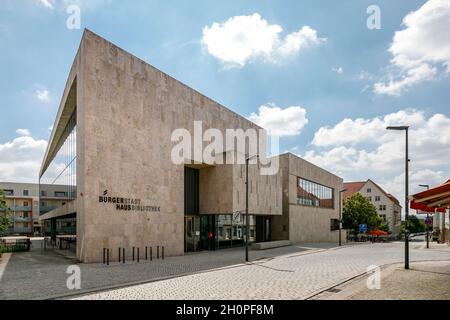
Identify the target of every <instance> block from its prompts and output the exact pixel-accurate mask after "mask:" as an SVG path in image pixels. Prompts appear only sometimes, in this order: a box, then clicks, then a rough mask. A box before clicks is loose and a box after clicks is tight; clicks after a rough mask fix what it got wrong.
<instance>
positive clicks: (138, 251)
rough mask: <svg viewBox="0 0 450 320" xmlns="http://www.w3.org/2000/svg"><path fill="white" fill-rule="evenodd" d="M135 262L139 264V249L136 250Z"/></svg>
mask: <svg viewBox="0 0 450 320" xmlns="http://www.w3.org/2000/svg"><path fill="white" fill-rule="evenodd" d="M137 262H138V263H139V248H137Z"/></svg>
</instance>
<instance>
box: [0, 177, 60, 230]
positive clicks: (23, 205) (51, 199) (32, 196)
mask: <svg viewBox="0 0 450 320" xmlns="http://www.w3.org/2000/svg"><path fill="white" fill-rule="evenodd" d="M41 189H42V190H41V193H40V192H39V185H38V184H37V183H12V182H0V190H3V191H4V193H5V198H6V205H7V206H8V208H9V211H10V214H11V216H12V225H11V228H10V230H9V231H8V232H7V235H38V234H41V232H42V226H41V224H40V222H39V213H41V214H42V213H45V212H48V211H51V210H53V209H56V208H58V207H60V206H61V205H63V204H64V203H65V202H67V199H66V198H65V197H64V187H63V186H59V185H41Z"/></svg>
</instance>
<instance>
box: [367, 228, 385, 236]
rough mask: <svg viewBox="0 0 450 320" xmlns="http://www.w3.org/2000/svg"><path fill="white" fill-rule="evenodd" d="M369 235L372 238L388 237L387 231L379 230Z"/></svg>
mask: <svg viewBox="0 0 450 320" xmlns="http://www.w3.org/2000/svg"><path fill="white" fill-rule="evenodd" d="M369 234H370V235H372V236H387V235H388V233H387V232H386V231H383V230H379V229H376V230H372V231H370V232H369Z"/></svg>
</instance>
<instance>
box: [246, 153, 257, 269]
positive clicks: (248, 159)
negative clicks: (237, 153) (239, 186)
mask: <svg viewBox="0 0 450 320" xmlns="http://www.w3.org/2000/svg"><path fill="white" fill-rule="evenodd" d="M255 157H256V158H259V155H254V156H251V157H249V156H246V158H245V261H246V262H248V238H249V234H250V232H249V221H248V163H249V162H250V160H252V159H253V158H255Z"/></svg>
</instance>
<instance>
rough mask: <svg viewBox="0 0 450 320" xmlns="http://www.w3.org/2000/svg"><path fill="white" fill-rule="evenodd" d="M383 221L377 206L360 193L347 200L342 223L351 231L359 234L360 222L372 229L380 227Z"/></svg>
mask: <svg viewBox="0 0 450 320" xmlns="http://www.w3.org/2000/svg"><path fill="white" fill-rule="evenodd" d="M382 222H383V219H381V217H380V216H379V215H378V213H377V209H376V208H375V206H374V205H373V204H372V203H371V202H370V201H369V200H368V199H367V198H365V197H363V196H362V195H361V194H360V193H355V194H354V195H353V196H351V197H350V198H348V199H347V200H346V201H345V203H344V209H343V215H342V224H343V227H344V229H347V230H349V231H350V232H351V233H353V234H357V233H358V232H359V225H360V224H366V225H367V228H368V229H369V230H370V229H375V228H378V227H380V226H381V224H382Z"/></svg>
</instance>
